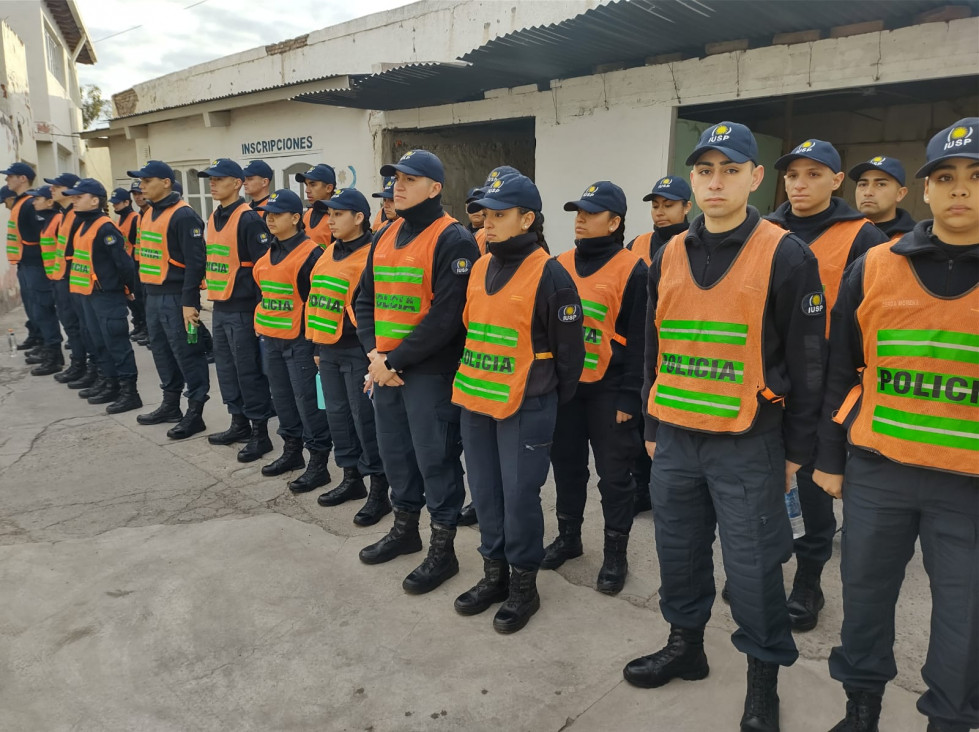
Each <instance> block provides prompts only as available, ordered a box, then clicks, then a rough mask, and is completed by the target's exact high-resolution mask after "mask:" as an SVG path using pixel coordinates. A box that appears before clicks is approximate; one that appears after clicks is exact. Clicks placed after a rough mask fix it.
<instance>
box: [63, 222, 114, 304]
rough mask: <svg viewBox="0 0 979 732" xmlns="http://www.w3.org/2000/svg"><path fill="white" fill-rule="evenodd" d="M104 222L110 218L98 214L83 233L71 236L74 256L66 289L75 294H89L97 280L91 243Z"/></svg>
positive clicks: (93, 242)
mask: <svg viewBox="0 0 979 732" xmlns="http://www.w3.org/2000/svg"><path fill="white" fill-rule="evenodd" d="M106 223H109V224H111V223H112V219H110V218H109V217H108V216H99V217H98V218H97V219H95V221H93V222H92V225H91V226H89V227H88V230H87V231H86V232H85V233H84V234H82V233H80V231H78V232H75V236H74V237H73V238H72V246H73V247H74V253H73V254H74V256H73V259H72V260H71V274H69V275H68V289H70V290H71V291H72V292H73V293H75V294H77V295H91V294H92V290H93V289H95V283H96V282H98V281H99V278H98V277H96V276H95V267H94V266H93V264H92V245H93V244H95V235H96V234H97V233H98V232H99V229H100V228H101V227H102V225H103V224H106Z"/></svg>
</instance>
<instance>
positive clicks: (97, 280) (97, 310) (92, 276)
mask: <svg viewBox="0 0 979 732" xmlns="http://www.w3.org/2000/svg"><path fill="white" fill-rule="evenodd" d="M64 194H65V195H66V196H73V197H74V201H73V202H72V203H73V210H74V212H75V220H76V223H75V225H74V226H73V227H72V229H71V234H70V237H71V242H70V248H71V250H72V253H73V258H72V261H71V272H70V274H69V284H70V288H71V291H72V293H75V294H78V295H82V296H83V298H82V300H83V303H84V309H85V322H86V325H87V327H88V333H89V338H90V339H91V342H92V344H93V346H94V350H95V356H96V359H97V360H98V362H99V367H100V368H101V370H102V373H103V374H104V375H105V380H104V386H103V388H102V389H101V390H100V391H98V392H97V393H95V394H93V395H92V396H90V397H88V403H89V404H107V405H108V406H106V408H105V411H106V414H119V413H122V412H128V411H130V410H133V409H139V408H140V407H142V406H143V402H142V400H141V399H140V397H139V392H138V391H137V390H136V377H137V371H136V357H135V356H134V355H133V344H132V343H131V342H130V340H129V326H128V321H127V318H126V312H127V309H126V292H127V291H128V292H129V293H130V297H132V294H131V293H132V292H133V290H134V288H135V282H134V280H135V279H136V267H135V265H134V264H133V260H132V257H131V256H130V255H129V253H128V252H127V251H126V238H125V237H124V236H123V235H122V232H121V231H119V229H118V228H117V227H116V225H115V224H114V223H113V222H112V219H110V218H109V217H108V216H106V215H105V214H104V213H103V210H104V209H105V207H106V192H105V188H104V187H103V186H102V184H101V183H99V182H98V181H97V180H95V179H94V178H82V179H81V180H80V181H78V183H76V184H75V185H74V187H72V188H69V189H68V190H66V191H65V192H64Z"/></svg>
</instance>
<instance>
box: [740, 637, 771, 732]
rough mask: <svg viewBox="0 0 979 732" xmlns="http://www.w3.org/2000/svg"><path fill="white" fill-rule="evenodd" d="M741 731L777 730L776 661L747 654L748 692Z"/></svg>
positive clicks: (745, 698)
mask: <svg viewBox="0 0 979 732" xmlns="http://www.w3.org/2000/svg"><path fill="white" fill-rule="evenodd" d="M741 732H779V726H778V664H777V663H767V662H765V661H759V660H758V659H757V658H755V657H754V656H748V692H747V693H746V694H745V697H744V715H743V716H742V717H741Z"/></svg>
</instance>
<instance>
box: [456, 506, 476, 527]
mask: <svg viewBox="0 0 979 732" xmlns="http://www.w3.org/2000/svg"><path fill="white" fill-rule="evenodd" d="M478 523H479V520H478V519H477V518H476V509H475V507H474V506H473V505H472V502H469V503H467V504H466V505H465V506H463V507H462V510H461V511H459V520H458V522H457V524H458V525H459V526H475V525H476V524H478Z"/></svg>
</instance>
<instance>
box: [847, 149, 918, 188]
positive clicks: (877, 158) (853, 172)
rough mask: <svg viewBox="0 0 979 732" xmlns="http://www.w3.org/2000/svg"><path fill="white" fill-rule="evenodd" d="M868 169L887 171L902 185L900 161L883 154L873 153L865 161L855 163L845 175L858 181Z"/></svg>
mask: <svg viewBox="0 0 979 732" xmlns="http://www.w3.org/2000/svg"><path fill="white" fill-rule="evenodd" d="M868 170H879V171H880V172H882V173H887V174H888V175H889V176H891V178H893V179H894V180H896V181H897V182H898V183H900V184H901V185H902V186H903V185H904V180H905V174H904V166H903V165H901V161H900V160H898V159H897V158H889V157H887V156H885V155H874V157H872V158H870V160H868V161H866V162H865V163H857V164H856V165H854V166H853V167H852V168H850V172H848V173H847V175H848V176H849V177H850V180H854V181H858V180H860V176H862V175H863V174H864V173H866V172H867V171H868Z"/></svg>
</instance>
